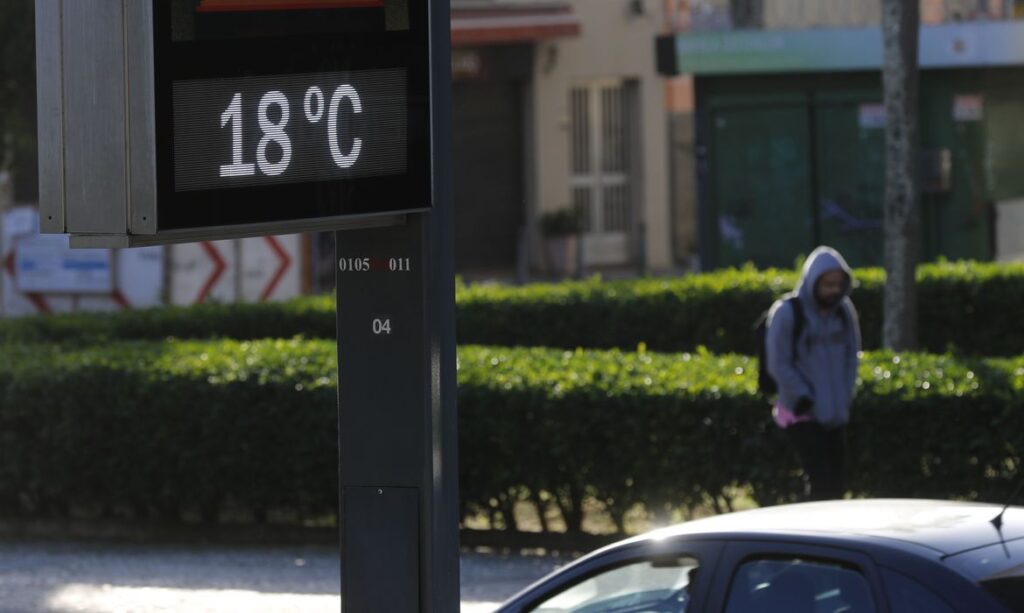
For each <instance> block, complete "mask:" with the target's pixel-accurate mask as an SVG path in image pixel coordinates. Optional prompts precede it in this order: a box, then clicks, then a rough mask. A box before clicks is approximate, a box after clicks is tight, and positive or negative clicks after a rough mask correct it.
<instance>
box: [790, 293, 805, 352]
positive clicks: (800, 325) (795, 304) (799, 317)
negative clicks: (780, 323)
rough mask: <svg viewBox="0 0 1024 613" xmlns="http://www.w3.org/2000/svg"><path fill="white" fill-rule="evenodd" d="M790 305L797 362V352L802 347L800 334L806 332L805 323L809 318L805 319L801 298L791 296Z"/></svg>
mask: <svg viewBox="0 0 1024 613" xmlns="http://www.w3.org/2000/svg"><path fill="white" fill-rule="evenodd" d="M786 302H788V303H789V306H790V308H792V309H793V353H792V355H793V360H796V350H797V347H799V345H800V334H801V333H802V332H803V331H804V323H805V322H806V321H807V318H806V317H804V305H803V303H802V302H800V297H799V296H791V297H789V298H787V299H786Z"/></svg>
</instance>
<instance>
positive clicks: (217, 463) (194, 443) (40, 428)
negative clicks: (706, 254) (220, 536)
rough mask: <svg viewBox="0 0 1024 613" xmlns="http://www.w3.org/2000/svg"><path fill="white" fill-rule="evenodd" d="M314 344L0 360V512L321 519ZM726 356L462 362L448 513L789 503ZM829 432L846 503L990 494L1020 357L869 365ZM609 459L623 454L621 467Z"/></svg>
mask: <svg viewBox="0 0 1024 613" xmlns="http://www.w3.org/2000/svg"><path fill="white" fill-rule="evenodd" d="M335 369H336V358H335V349H334V346H333V343H331V342H329V341H300V340H290V341H284V340H277V341H259V342H235V341H218V342H209V341H207V342H197V341H193V342H168V343H144V342H136V343H124V344H117V345H110V346H104V347H96V348H87V349H81V350H70V351H68V350H62V349H61V348H59V347H57V346H53V345H36V346H17V347H8V348H5V349H4V350H3V359H2V360H0V512H2V513H5V514H31V515H58V516H59V515H66V514H69V513H72V512H76V513H80V512H89V513H102V514H108V515H118V514H130V515H134V516H155V517H162V518H165V519H178V518H181V517H183V516H184V515H189V516H192V515H195V514H198V515H200V516H202V517H203V518H205V519H207V520H211V521H212V520H215V519H217V518H219V517H221V518H222V517H224V516H225V515H224V514H225V513H227V514H230V513H231V512H232V511H233V510H242V511H244V512H246V513H250V512H251V513H253V514H254V515H255V517H256V518H257V519H258V520H259V519H263V518H266V517H267V516H268V515H269V514H270V513H271V512H276V511H282V510H283V511H289V512H291V513H292V514H293V517H296V518H313V517H323V516H325V515H331V514H333V513H335V512H336V505H337V485H336V458H337V449H336V445H337V443H336V416H335V398H336V395H335V390H334V386H335ZM755 372H756V363H755V362H754V361H753V360H752V359H750V358H746V357H741V356H733V355H712V354H709V353H706V352H701V353H697V354H676V355H665V354H653V353H646V352H640V353H624V352H619V351H583V350H576V351H560V350H551V349H497V348H488V347H478V346H466V347H462V348H461V349H460V352H459V383H460V389H459V402H460V441H461V442H460V444H461V451H460V454H461V487H462V504H463V513H464V516H466V517H468V516H474V515H476V514H478V513H481V512H486V513H490V514H491V515H493V516H497V515H503V516H504V517H505V518H506V523H507V524H509V525H511V526H512V527H514V520H513V521H508V518H510V517H512V512H511V509H512V508H513V506H514V505H516V504H517V503H519V502H533V503H534V504H537V505H538V506H540V507H542V508H545V509H547V508H553V509H557V510H558V511H560V513H561V516H562V517H563V518H564V519H565V520H566V524H567V525H568V528H569V530H570V531H575V530H580V529H581V525H582V518H583V513H582V508H583V505H584V501H585V500H597V501H600V502H602V503H603V504H604V505H605V507H606V509H607V510H608V512H609V514H610V515H611V517H612V518H613V519H614V520H615V521H616V522H617V523H618V524H619V525H620V526H621V525H622V518H623V516H624V515H625V514H626V512H627V511H629V510H630V509H631V508H633V507H634V505H635V504H636V503H640V502H644V503H645V504H646V505H647V507H648V508H651V509H664V508H669V507H674V508H679V507H684V506H690V507H693V506H697V505H702V504H707V503H708V501H709V500H710V501H712V502H714V503H716V504H720V505H723V506H724V505H728V503H729V500H730V496H732V495H733V493H734V492H735V491H736V488H737V487H740V488H746V487H749V488H750V491H752V493H753V496H754V497H755V499H756V500H757V501H758V502H759V503H761V504H769V503H775V502H780V501H784V500H789V499H791V498H792V495H793V493H794V492H796V491H797V489H798V484H797V475H796V472H795V470H794V467H795V465H796V464H795V460H794V459H793V457H792V455H791V453H790V451H789V448H788V447H787V445H786V442H785V439H784V437H783V436H781V434H780V432H779V431H778V430H777V429H776V428H775V427H774V425H773V424H772V423H771V420H770V417H769V415H768V408H767V406H766V405H765V404H764V403H763V401H761V400H760V399H759V398H758V397H757V395H756V390H755V385H756V382H755V381H756V375H755ZM861 375H862V377H863V382H862V389H861V391H860V395H859V396H858V399H857V404H856V407H855V421H854V423H853V425H852V428H851V431H850V445H851V462H850V470H851V489H852V491H853V493H854V494H855V495H865V496H868V495H870V496H926V497H938V498H949V497H956V498H968V499H984V500H1002V499H1003V497H1004V496H1005V495H1006V494H1007V493H1008V492H1009V490H1010V489H1011V488H1012V484H1013V481H1014V479H1015V469H1016V467H1017V466H1019V464H1020V461H1021V454H1022V450H1024V406H1022V397H1024V396H1022V394H1021V392H1022V391H1024V358H1014V359H987V360H974V359H963V358H955V357H951V356H931V355H904V356H892V355H889V354H884V353H877V354H870V355H868V356H867V357H866V359H865V363H864V366H863V368H862V370H861ZM623 458H629V461H628V462H625V461H623Z"/></svg>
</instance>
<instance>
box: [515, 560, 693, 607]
mask: <svg viewBox="0 0 1024 613" xmlns="http://www.w3.org/2000/svg"><path fill="white" fill-rule="evenodd" d="M697 567H698V563H697V560H695V559H693V558H678V559H673V560H670V561H652V560H643V561H640V562H634V563H631V564H626V565H625V566H619V567H617V568H614V569H612V570H608V571H606V572H602V573H600V574H597V575H594V576H592V577H590V578H588V579H585V580H583V581H581V582H579V583H577V584H575V585H573V586H572V587H570V588H569V589H567V590H565V591H563V592H560V593H558V594H556V595H555V596H554V597H552V598H549V599H548V600H545V601H544V602H542V603H540V604H539V605H538V606H537V607H536V608H535V609H533V611H534V612H535V613H569V612H572V613H597V612H599V611H600V612H602V613H605V612H609V613H611V612H616V613H626V612H640V611H672V612H674V613H675V612H682V611H686V610H687V605H688V604H689V600H690V594H689V590H688V586H689V584H690V581H691V577H692V576H693V573H694V572H695V571H696V569H697Z"/></svg>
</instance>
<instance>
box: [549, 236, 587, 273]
mask: <svg viewBox="0 0 1024 613" xmlns="http://www.w3.org/2000/svg"><path fill="white" fill-rule="evenodd" d="M579 243H580V237H579V235H578V234H564V235H561V236H548V237H546V238H545V239H544V257H545V261H546V264H547V271H548V274H549V275H551V276H553V277H574V276H576V275H577V273H578V272H579V247H580V245H579Z"/></svg>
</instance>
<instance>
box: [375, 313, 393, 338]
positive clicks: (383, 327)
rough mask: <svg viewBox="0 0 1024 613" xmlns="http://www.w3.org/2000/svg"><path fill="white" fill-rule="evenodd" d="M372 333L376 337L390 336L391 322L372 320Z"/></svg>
mask: <svg viewBox="0 0 1024 613" xmlns="http://www.w3.org/2000/svg"><path fill="white" fill-rule="evenodd" d="M373 333H374V334H376V335H377V336H380V335H382V334H384V335H388V334H391V320H390V319H382V318H379V317H378V318H376V319H374V320H373Z"/></svg>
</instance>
